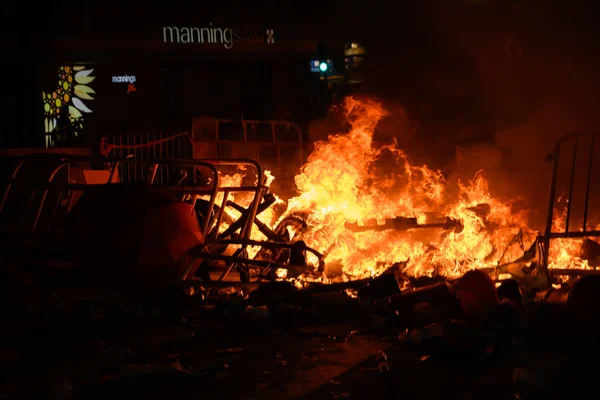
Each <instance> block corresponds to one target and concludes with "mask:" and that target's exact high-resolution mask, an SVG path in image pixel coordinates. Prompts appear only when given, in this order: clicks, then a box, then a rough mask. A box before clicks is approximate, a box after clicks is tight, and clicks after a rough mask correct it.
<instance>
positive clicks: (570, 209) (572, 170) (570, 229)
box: [541, 132, 600, 275]
mask: <svg viewBox="0 0 600 400" xmlns="http://www.w3.org/2000/svg"><path fill="white" fill-rule="evenodd" d="M599 138H600V132H592V133H573V134H569V135H566V136H563V137H562V138H561V139H560V140H559V141H558V142H557V143H556V146H555V149H554V153H553V155H552V161H553V168H552V179H551V183H550V196H549V197H550V198H549V204H548V214H547V218H546V229H545V233H544V235H543V236H542V238H541V241H542V247H543V251H542V253H543V254H542V257H543V259H542V262H543V264H544V265H545V266H548V264H549V261H550V260H549V252H550V243H551V240H553V239H582V238H588V237H600V230H598V229H597V228H591V229H590V227H589V224H590V220H589V214H590V211H591V210H590V206H591V205H593V204H594V203H593V202H590V195H591V194H592V191H591V190H592V182H593V180H592V175H594V173H593V172H594V168H597V167H599V166H600V165H597V164H595V163H594V159H595V157H596V153H597V152H598V151H597V149H596V147H598V144H597V142H600V140H598V139H599ZM569 143H571V144H572V149H571V151H570V154H568V155H569V156H570V159H569V158H567V159H566V160H564V161H566V166H567V168H568V169H567V170H566V171H565V170H563V169H562V168H561V167H562V166H563V157H564V154H563V152H564V151H565V150H569V149H568V148H565V147H566V145H567V144H569ZM586 150H587V152H588V154H587V157H585V155H584V158H583V159H582V158H581V157H580V156H581V153H582V152H584V151H586ZM582 169H583V170H585V171H586V173H585V178H584V179H583V181H580V179H579V178H580V173H578V171H580V170H582ZM596 172H598V171H596ZM561 173H566V176H564V178H565V180H566V182H565V183H567V185H566V186H567V188H566V193H564V196H559V195H558V194H559V192H558V191H559V179H560V178H561V177H563V176H561ZM596 176H600V175H596ZM596 179H597V178H596ZM596 189H597V188H596ZM594 194H595V195H598V194H597V193H594ZM598 198H600V197H598ZM598 198H597V199H598ZM559 199H560V200H561V201H562V200H564V202H565V204H566V215H565V221H564V229H562V230H560V231H558V230H555V229H554V225H555V224H554V222H555V216H556V214H555V213H556V211H555V208H556V205H557V201H558V200H559ZM578 207H579V208H578ZM593 211H600V207H596V209H595V210H593ZM577 212H579V213H580V215H578V216H579V217H580V218H579V220H580V221H581V223H580V224H579V226H575V228H574V225H576V221H575V216H574V214H576V213H577ZM599 217H600V215H599ZM597 223H600V221H597ZM590 272H595V271H583V270H575V271H573V270H558V269H552V273H553V274H556V275H559V274H568V275H589V273H590Z"/></svg>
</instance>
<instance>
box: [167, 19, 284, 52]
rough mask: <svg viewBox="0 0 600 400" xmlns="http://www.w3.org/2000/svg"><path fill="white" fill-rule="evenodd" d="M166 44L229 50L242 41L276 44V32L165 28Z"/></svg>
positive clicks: (215, 28)
mask: <svg viewBox="0 0 600 400" xmlns="http://www.w3.org/2000/svg"><path fill="white" fill-rule="evenodd" d="M162 30H163V42H164V43H196V44H221V45H223V47H225V48H226V49H227V50H230V49H232V48H233V45H234V44H235V43H239V42H241V41H242V40H244V41H252V42H264V43H267V44H273V43H275V32H274V30H273V29H265V30H262V31H261V30H258V29H247V30H246V31H242V30H241V29H238V28H236V29H232V28H218V27H214V26H213V24H212V23H210V24H209V25H208V26H207V27H206V26H205V27H197V26H191V27H189V26H182V27H177V26H164V27H163V28H162Z"/></svg>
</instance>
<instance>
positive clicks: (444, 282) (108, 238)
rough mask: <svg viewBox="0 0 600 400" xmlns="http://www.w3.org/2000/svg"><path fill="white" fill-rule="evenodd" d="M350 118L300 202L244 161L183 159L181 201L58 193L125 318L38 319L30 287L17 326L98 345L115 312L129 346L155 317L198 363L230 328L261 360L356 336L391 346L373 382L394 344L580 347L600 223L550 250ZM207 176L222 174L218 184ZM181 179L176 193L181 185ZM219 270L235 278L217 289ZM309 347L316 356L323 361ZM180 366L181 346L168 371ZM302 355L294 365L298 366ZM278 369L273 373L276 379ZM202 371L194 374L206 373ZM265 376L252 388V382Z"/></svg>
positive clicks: (519, 219) (97, 275)
mask: <svg viewBox="0 0 600 400" xmlns="http://www.w3.org/2000/svg"><path fill="white" fill-rule="evenodd" d="M346 108H347V117H348V120H349V122H350V126H351V129H350V131H349V132H347V133H340V134H333V135H331V136H330V137H329V138H328V139H327V140H326V141H322V142H317V143H316V144H315V150H314V151H313V153H312V154H311V155H310V156H309V158H308V161H307V163H306V164H305V165H304V166H303V168H302V169H301V171H300V173H299V174H298V175H297V176H296V177H295V183H296V187H297V193H296V194H295V195H294V196H291V197H290V198H288V199H287V200H282V199H280V198H279V197H278V196H277V193H276V191H275V190H273V191H271V186H273V185H271V184H272V183H273V180H274V179H275V178H276V177H273V176H271V175H270V173H268V172H264V173H263V171H262V169H261V167H260V166H259V165H258V164H256V163H254V162H251V161H249V160H245V161H243V160H242V161H243V162H245V168H246V169H244V168H240V167H239V166H238V163H237V162H235V161H234V160H184V161H186V162H188V164H187V166H191V167H193V168H197V167H198V165H200V164H202V165H203V167H205V168H207V170H209V172H210V173H211V174H212V175H211V176H210V177H206V176H204V175H203V174H199V175H200V180H199V181H195V182H194V185H190V186H188V187H173V186H174V185H173V184H169V185H168V187H162V188H161V187H160V186H159V185H152V183H153V182H152V180H151V181H150V182H149V183H150V185H148V184H147V182H146V183H144V184H139V183H138V184H131V183H129V182H124V183H121V184H112V183H111V184H106V185H94V186H93V188H91V189H90V187H87V186H83V185H80V186H79V187H78V188H77V189H75V188H72V189H73V190H83V191H85V192H84V193H83V194H82V195H81V198H80V199H79V200H78V201H77V202H76V204H75V205H74V206H73V207H72V208H71V209H69V210H68V213H67V214H66V220H65V223H64V233H65V237H66V238H68V240H67V242H69V243H70V245H71V247H75V249H74V250H75V251H73V255H74V256H75V259H77V261H76V262H75V264H77V267H84V268H83V269H86V268H87V270H88V271H90V272H92V274H91V275H90V274H88V275H86V278H87V283H90V282H91V285H92V286H93V287H94V289H96V288H98V287H99V286H101V285H108V286H110V287H111V289H115V288H117V289H120V290H121V291H122V293H119V294H123V293H126V294H129V295H132V296H129V298H128V299H127V300H126V301H125V302H124V303H126V304H127V306H128V307H127V308H125V309H124V310H121V309H120V308H119V307H121V305H119V307H117V308H115V306H114V305H113V303H112V299H110V301H109V300H106V304H104V303H101V306H96V305H95V304H96V303H97V302H98V300H97V299H89V298H91V297H93V294H92V293H93V291H89V290H88V291H85V295H82V296H79V297H77V298H76V299H75V300H73V299H72V298H71V299H70V300H69V301H67V300H65V301H63V300H62V297H56V298H55V297H54V295H53V297H52V298H53V299H59V298H60V307H55V308H57V309H58V311H56V310H46V308H48V307H46V303H48V302H47V301H46V300H45V299H44V297H43V295H41V294H40V292H41V291H40V290H38V289H32V288H30V289H31V290H30V291H29V292H25V291H23V290H22V289H21V288H19V287H15V288H12V287H11V290H12V292H14V293H16V294H17V295H19V296H20V297H21V298H22V299H23V303H26V304H28V311H27V312H28V313H29V314H32V315H34V316H35V317H36V318H40V317H39V315H44V316H45V315H47V316H48V317H47V318H45V321H47V322H48V323H54V321H55V314H56V313H58V314H60V315H62V314H64V315H66V316H67V317H68V318H67V317H66V319H65V320H66V321H70V320H71V319H73V318H75V317H74V316H81V315H82V316H83V317H81V318H82V319H84V320H85V321H84V322H86V323H88V322H90V323H91V324H90V326H91V330H92V331H93V332H94V333H96V330H97V328H96V325H94V324H95V323H96V320H102V321H106V326H107V327H109V328H110V329H113V325H114V324H115V314H118V315H121V319H122V322H123V326H124V328H123V332H128V333H129V332H130V331H131V326H130V323H131V321H134V320H139V321H138V322H140V324H141V325H142V327H141V328H140V332H146V329H147V328H146V327H145V326H143V324H145V323H147V320H152V321H153V320H158V321H159V324H158V325H160V326H161V327H163V326H164V325H165V324H164V322H165V320H167V321H170V322H173V321H175V323H176V324H177V325H180V326H182V327H183V328H184V330H186V332H187V331H188V330H190V331H191V330H193V331H194V334H195V335H197V337H198V338H199V337H202V338H205V339H202V340H198V342H203V341H204V340H206V347H207V348H210V347H211V346H212V344H211V342H209V339H210V340H216V339H222V340H223V341H224V342H228V343H227V345H228V346H230V345H231V344H230V343H229V341H232V343H233V342H235V340H238V339H240V338H241V339H243V340H247V339H248V336H244V335H239V332H240V331H239V329H242V328H241V327H240V326H239V323H240V322H241V323H242V325H244V324H245V325H244V326H243V329H246V330H248V327H251V330H255V329H257V328H258V330H259V334H258V336H259V337H260V338H261V340H257V342H261V341H262V342H264V340H263V338H264V337H267V338H268V340H267V342H268V343H266V344H265V343H263V345H265V346H267V347H269V350H272V349H271V347H272V346H274V345H277V344H276V343H275V342H276V341H278V340H280V339H279V336H280V335H281V334H283V333H288V334H289V332H293V333H294V334H297V333H300V334H301V336H302V337H307V336H319V337H321V338H322V339H323V340H327V341H334V342H336V343H346V342H347V341H348V342H349V341H352V340H354V339H353V338H356V337H362V336H363V335H365V336H366V335H369V334H370V335H371V336H369V337H368V338H369V340H371V339H373V338H375V339H374V340H382V341H383V340H384V339H385V340H387V342H386V346H388V347H386V349H385V351H386V353H387V354H384V353H382V354H380V355H379V356H378V357H375V358H374V359H373V360H370V361H369V362H370V363H371V364H372V365H371V366H368V367H365V368H366V369H367V370H374V371H379V372H381V373H384V374H387V373H388V372H389V371H390V365H391V364H393V361H391V360H388V354H392V353H390V352H391V351H393V350H392V348H393V346H395V345H397V346H399V347H402V348H405V347H406V346H407V345H409V346H418V347H419V348H420V349H423V347H427V349H426V350H422V351H421V352H420V355H419V357H422V358H420V360H426V359H429V357H431V356H432V355H434V354H435V350H439V352H438V353H437V354H440V353H443V354H444V356H447V355H448V353H453V352H455V353H457V354H455V355H457V356H458V357H457V358H459V359H462V357H465V355H466V354H471V355H475V356H476V357H480V358H481V357H483V358H485V357H488V356H494V355H499V354H502V355H504V354H506V353H507V350H511V349H515V348H519V347H520V346H523V343H525V342H527V339H528V338H531V337H533V336H536V337H535V339H534V340H531V341H529V342H530V343H539V337H540V336H543V335H544V334H545V333H546V328H547V327H548V326H549V325H551V324H552V323H553V322H556V325H560V327H561V329H563V330H565V331H569V332H571V331H573V332H576V334H577V336H576V337H577V341H571V342H579V341H581V339H583V338H584V337H585V334H586V333H587V334H591V335H592V336H594V335H595V332H596V330H595V328H594V327H595V326H597V323H598V320H599V319H598V318H597V315H598V312H597V311H598V305H599V304H598V303H599V298H598V293H600V292H599V291H598V287H599V285H600V280H599V278H600V276H597V275H596V271H595V268H596V267H597V266H598V265H600V244H598V242H597V241H595V240H592V239H591V238H592V237H594V234H589V233H598V230H599V229H600V226H595V225H593V224H591V225H590V222H592V221H586V223H587V224H588V225H590V226H595V228H594V229H593V232H592V231H588V232H585V231H583V232H580V233H581V234H579V235H575V236H576V237H575V238H572V237H566V236H568V235H563V236H560V235H558V236H556V237H553V238H552V239H553V240H552V246H549V238H550V237H549V236H548V234H547V233H546V234H545V236H542V235H540V234H539V233H537V232H536V231H534V230H533V229H531V228H530V227H529V225H528V223H527V219H526V215H525V213H523V212H515V211H514V210H513V209H512V208H511V204H510V201H502V200H500V199H498V198H496V197H494V196H492V195H491V193H490V190H489V188H488V184H487V181H486V179H485V175H484V173H483V172H478V173H477V174H476V175H475V176H474V177H473V179H472V180H470V181H468V182H458V183H457V185H455V186H453V185H451V184H450V183H449V182H447V181H446V179H445V177H444V176H443V175H442V173H441V172H439V171H435V170H432V169H430V168H428V167H427V166H415V165H413V164H411V163H410V162H409V159H408V157H407V156H406V154H405V153H404V152H403V151H402V150H401V149H399V148H398V147H397V145H396V144H388V145H385V146H380V147H378V146H377V145H376V144H375V143H374V142H373V136H374V132H375V128H376V126H377V124H378V122H379V121H380V119H381V118H383V117H384V116H385V111H384V110H383V108H382V106H381V105H380V104H378V103H375V102H370V101H367V102H361V101H356V100H353V99H348V100H347V103H346ZM592 148H593V146H592ZM120 162H122V163H125V162H126V161H123V160H121V161H120ZM131 162H136V161H135V160H133V161H131ZM145 162H146V163H148V164H151V165H154V166H156V165H157V164H158V161H157V160H145ZM215 165H227V166H230V167H232V170H229V171H227V172H223V171H217V169H216V168H215ZM248 166H253V167H254V168H255V170H256V174H255V175H252V174H251V172H250V171H248V169H247V168H248ZM190 170H192V169H191V168H190ZM153 177H154V174H152V179H154V178H153ZM257 177H258V179H257ZM263 177H264V180H263V179H262V178H263ZM179 178H180V177H179V176H175V181H176V182H177V184H178V185H181V182H183V181H184V180H185V178H186V176H183V174H182V175H181V179H179ZM205 178H206V179H205ZM249 181H252V182H253V183H251V184H248V182H249ZM588 186H589V185H588ZM61 193H62V192H61ZM173 194H175V196H173ZM44 196H45V195H44ZM5 197H6V196H5ZM123 199H126V201H123ZM59 200H60V199H59ZM57 204H58V203H57ZM69 204H70V200H69ZM0 208H1V207H0ZM40 210H41V207H40ZM569 212H570V208H568V209H567V211H566V212H565V213H558V214H557V215H558V218H554V219H552V220H551V222H552V223H553V224H554V228H556V229H563V228H564V227H565V226H568V223H569ZM586 213H587V202H586ZM586 218H587V217H586ZM586 218H584V221H585V219H586ZM586 223H584V224H583V226H586ZM115 227H118V228H117V229H116V228H115ZM565 230H566V231H568V228H566V229H565ZM595 236H599V235H597V234H596V235H595ZM556 270H561V271H562V274H560V275H559V274H556V273H555V272H553V271H556ZM232 271H235V272H236V273H237V274H233V275H234V276H235V275H238V276H239V278H240V279H239V281H233V280H231V279H227V277H228V276H229V273H230V272H232ZM215 273H216V275H215ZM36 274H37V271H36ZM565 276H566V277H567V278H564V277H565ZM36 277H38V279H40V280H41V281H43V284H42V285H41V286H40V287H44V288H46V287H48V286H51V285H49V283H48V282H49V279H46V278H40V277H39V275H36ZM582 277H583V278H582ZM59 280H60V279H59ZM6 281H7V282H8V280H6ZM240 281H241V282H240ZM79 282H80V281H78V284H79ZM166 282H175V284H174V285H165V283H166ZM63 283H64V282H61V284H63ZM11 286H12V285H11ZM182 286H183V289H184V290H183V293H182V290H181V288H182ZM138 288H144V290H137V289H138ZM78 289H79V288H78ZM171 289H173V291H170V290H171ZM69 295H72V293H69ZM35 296H39V297H40V299H41V300H40V301H39V303H40V306H39V307H38V308H35V307H32V306H31V303H32V298H33V297H35ZM102 296H107V295H105V294H104V293H102V294H101V295H99V298H101V300H103V301H104V300H105V299H104V298H102ZM71 297H72V296H71ZM107 297H109V296H107ZM81 299H84V300H85V301H84V300H82V301H81V302H82V303H84V305H83V306H82V305H78V301H79V300H81ZM132 299H133V302H132V301H131V300H132ZM92 300H94V301H92ZM122 300H123V298H119V299H118V301H119V302H121V301H122ZM88 303H89V304H92V305H89V304H88ZM78 307H79V308H78ZM103 307H104V308H103ZM80 308H81V309H80ZM115 309H118V310H121V311H119V312H116V311H115ZM557 311H564V314H558V313H557ZM8 312H14V310H13V307H10V308H9V309H8V310H7V313H8ZM15 314H16V313H15ZM155 314H156V315H155ZM18 317H19V318H21V316H20V315H18ZM32 320H36V319H34V318H32ZM88 320H89V321H88ZM36 321H37V320H36ZM232 321H233V322H232ZM336 323H346V324H351V325H352V330H351V331H349V332H346V333H345V334H337V333H327V330H329V329H332V328H331V327H332V325H335V324H336ZM59 325H60V324H59ZM63 325H64V326H69V325H68V324H63ZM221 325H222V326H221ZM282 327H284V328H282ZM290 327H291V328H292V329H288V328H290ZM300 327H301V328H300ZM307 327H310V328H307ZM315 327H320V328H321V329H317V328H315ZM576 327H579V328H580V329H576V330H575V329H573V328H576ZM263 328H264V329H263ZM110 329H109V330H110ZM219 329H220V330H219ZM536 329H537V330H536ZM171 331H172V330H171ZM332 332H333V330H332ZM61 335H63V333H61ZM132 335H133V333H132ZM160 335H161V337H162V336H163V332H162V331H161V334H160ZM164 335H166V336H169V335H171V336H172V334H168V335H167V334H164ZM227 335H230V336H227ZM15 336H17V335H15ZM184 336H185V337H186V340H187V339H189V338H190V337H194V335H193V334H190V335H187V334H186V335H184ZM213 336H214V337H213ZM13 339H14V338H13ZM300 340H301V339H299V338H297V337H296V336H293V337H292V338H291V339H290V343H292V344H291V345H290V347H292V348H296V347H298V348H300V349H302V347H301V346H302V345H299V344H298V342H299V341H300ZM134 341H137V339H134ZM102 343H104V339H103V342H102ZM161 343H162V342H161ZM236 343H237V342H236ZM390 343H391V344H390ZM28 345H29V344H27V346H28ZM313 345H314V346H316V347H318V348H319V349H320V351H322V350H323V348H324V347H326V346H325V345H323V343H321V342H318V343H313ZM178 346H179V345H178ZM185 346H191V344H188V343H186V345H185ZM185 346H183V348H185V349H187V347H185ZM428 346H429V347H428ZM142 350H144V349H140V350H138V351H139V352H140V353H141V352H142ZM213 350H214V349H213ZM229 350H231V352H232V353H236V354H237V353H243V352H244V350H243V349H239V351H238V348H230V349H229ZM346 350H347V351H348V353H352V352H353V351H354V349H353V348H349V349H346ZM144 351H145V350H144ZM186 351H187V350H186ZM369 351H371V350H369ZM128 352H131V350H130V349H129V348H127V350H124V352H123V354H127V353H128ZM159 352H161V353H164V351H163V350H160V351H159ZM181 352H182V349H181V348H178V350H177V352H176V353H177V354H176V355H177V357H179V356H180V354H182V353H181ZM134 353H135V351H134ZM192 353H193V352H192V351H190V358H193V357H191V354H192ZM198 353H199V352H198ZM227 353H229V351H227ZM300 353H302V354H298V360H300V359H301V360H305V359H306V357H305V354H304V353H303V351H300ZM194 356H195V354H194ZM112 357H113V358H114V356H112ZM315 357H317V356H315ZM332 357H333V358H335V359H336V360H335V361H336V362H338V360H337V358H338V357H337V355H333V356H332ZM404 357H406V356H404ZM116 358H119V359H122V358H123V357H122V356H121V355H119V356H118V357H116ZM317 358H318V357H317ZM392 358H393V356H392ZM433 358H435V357H433ZM140 359H141V357H140ZM196 361H197V360H196ZM281 361H282V360H279V359H277V360H276V365H277V368H279V367H280V364H281ZM359 361H360V360H357V361H356V362H357V363H358V362H359ZM111 362H112V361H111ZM137 362H140V361H139V360H137ZM229 362H230V361H228V363H229ZM254 362H255V361H249V363H254ZM302 362H304V361H297V363H298V365H300V364H301V363H302ZM519 362H520V361H519ZM197 364H198V363H197ZM173 365H174V366H175V367H176V368H171V369H174V370H176V372H177V373H178V374H180V373H184V374H185V375H186V376H188V375H190V371H194V368H193V367H189V366H188V367H189V370H187V369H185V371H184V369H183V368H182V367H181V365H180V364H179V362H178V361H177V362H176V363H173ZM190 365H191V364H190ZM198 365H199V364H198ZM515 365H520V364H515ZM253 367H254V365H253ZM453 367H454V365H453ZM453 367H452V368H453ZM204 369H205V368H204V367H203V369H202V370H201V371H202V372H198V371H199V370H195V371H196V372H198V373H199V374H200V375H205V374H207V372H205V371H204ZM248 369H249V368H245V371H247V370H248ZM273 369H275V367H274V368H273ZM449 369H451V368H449ZM136 371H137V370H136ZM138 372H139V371H137V372H136V373H138ZM221 372H222V371H221V369H219V372H218V374H220V373H221ZM246 373H247V372H244V374H246ZM444 373H446V372H444ZM403 374H404V372H403ZM263 375H264V376H261V377H258V378H256V379H259V378H260V379H266V378H265V376H266V375H265V374H263ZM425 375H426V376H427V378H426V379H425V380H426V382H427V383H426V384H427V385H429V375H427V374H425ZM513 375H514V376H513V377H512V378H511V379H513V380H514V381H515V382H517V383H527V384H529V383H531V381H532V379H533V378H532V374H531V373H530V372H528V371H527V370H526V369H524V368H522V367H520V366H517V367H516V368H515V369H514V374H513ZM102 379H104V378H102ZM111 379H113V378H111ZM194 379H196V375H194ZM252 379H255V378H252ZM534 383H535V382H534ZM231 386H232V387H234V386H236V385H231ZM512 389H513V388H512V387H511V390H512ZM403 390H404V389H403ZM511 393H512V392H511Z"/></svg>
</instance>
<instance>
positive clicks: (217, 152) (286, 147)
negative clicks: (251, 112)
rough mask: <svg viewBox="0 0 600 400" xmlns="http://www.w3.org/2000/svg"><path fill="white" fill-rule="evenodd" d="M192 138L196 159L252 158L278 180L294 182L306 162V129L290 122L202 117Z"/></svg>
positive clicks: (194, 128) (194, 129)
mask: <svg viewBox="0 0 600 400" xmlns="http://www.w3.org/2000/svg"><path fill="white" fill-rule="evenodd" d="M192 137H193V138H194V142H195V143H196V153H195V154H196V158H204V157H212V158H238V157H243V158H251V159H253V160H256V161H258V162H259V163H260V164H261V165H264V166H265V168H266V169H268V170H270V171H272V172H274V174H275V176H276V177H278V181H286V180H289V181H293V175H295V173H296V171H297V170H298V169H299V168H300V167H301V166H302V165H303V163H304V161H305V160H304V156H305V150H304V141H303V137H302V131H301V130H300V127H298V125H296V124H294V123H291V122H288V121H277V120H267V121H260V120H228V119H214V118H207V117H199V118H195V119H193V120H192ZM287 175H289V176H287ZM288 178H289V179H288Z"/></svg>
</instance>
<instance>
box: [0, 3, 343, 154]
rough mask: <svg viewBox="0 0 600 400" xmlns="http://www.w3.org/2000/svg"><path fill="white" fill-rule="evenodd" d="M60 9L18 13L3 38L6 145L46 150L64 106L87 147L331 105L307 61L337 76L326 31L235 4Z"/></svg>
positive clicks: (338, 57) (294, 116) (332, 37)
mask: <svg viewBox="0 0 600 400" xmlns="http://www.w3.org/2000/svg"><path fill="white" fill-rule="evenodd" d="M68 3H69V2H67V3H65V5H64V8H63V9H62V10H63V11H64V12H62V13H61V12H59V11H57V10H54V9H47V10H46V11H47V17H48V20H46V21H42V20H41V19H40V17H36V18H38V19H37V20H36V21H35V22H32V21H23V19H24V17H23V15H24V14H23V10H18V9H17V10H16V11H15V16H16V17H17V20H20V21H21V22H25V23H24V24H21V25H19V26H15V31H13V34H12V35H10V36H9V37H8V38H7V39H6V40H5V41H4V48H5V49H8V51H5V54H4V57H3V58H2V68H3V71H4V72H5V73H6V74H9V75H10V74H12V76H13V77H15V78H14V79H12V80H9V81H8V87H7V90H6V92H5V94H4V95H3V98H2V102H3V105H4V107H3V108H4V112H3V115H4V116H5V117H6V118H5V121H6V125H5V126H6V129H5V131H4V132H3V140H2V146H4V147H13V146H33V147H44V146H48V145H49V141H48V139H49V137H48V134H49V133H50V132H51V131H52V130H53V129H54V128H55V126H56V124H57V118H58V115H59V113H60V111H61V109H64V108H68V110H69V115H70V117H71V119H72V120H73V121H74V122H75V123H77V126H78V127H79V129H80V131H81V136H82V137H83V141H84V142H85V143H86V144H92V143H94V142H95V141H96V140H97V139H98V137H99V136H100V135H102V134H120V133H128V132H140V131H146V132H151V131H166V130H169V131H178V130H187V129H189V127H190V124H191V121H192V119H193V118H195V117H199V116H213V117H218V118H228V119H260V120H264V119H279V120H290V121H292V122H295V123H298V124H300V125H303V124H305V123H307V122H308V121H310V119H312V118H314V117H315V116H316V115H317V114H319V113H320V112H322V110H323V109H324V108H326V100H327V99H326V97H327V96H325V98H324V97H323V90H322V83H321V82H320V80H319V74H318V73H316V74H315V73H314V72H311V68H310V61H311V60H314V59H316V58H318V57H327V58H331V59H332V60H335V62H334V65H335V66H336V67H337V68H339V69H340V70H341V71H343V69H344V64H343V63H344V59H343V50H344V37H343V35H342V33H341V32H339V33H332V30H331V29H330V27H328V26H327V25H321V26H319V25H318V24H314V23H313V24H310V23H307V21H303V22H293V20H292V22H293V23H292V22H290V21H288V20H286V19H285V18H284V17H282V16H280V15H279V16H278V15H276V14H269V13H268V12H264V13H254V15H253V14H252V13H248V12H247V11H248V10H244V9H236V8H228V9H222V10H214V9H213V10H211V11H210V12H208V11H205V10H202V9H199V8H195V7H190V6H185V7H184V6H181V7H177V6H176V5H175V6H173V7H169V8H166V7H163V8H157V9H148V8H145V9H143V11H140V10H138V11H136V7H135V5H134V4H133V3H132V4H128V5H127V7H126V8H125V7H124V6H122V5H121V6H119V7H111V5H110V3H111V2H108V3H103V4H102V5H100V4H87V5H86V4H78V5H74V4H75V3H73V4H71V6H72V7H71V8H69V7H70V6H69V4H68ZM88 3H89V2H88ZM176 3H177V2H176ZM115 6H116V4H115ZM48 21H50V22H48ZM308 22H310V21H308ZM15 25H18V24H15ZM19 29H20V32H21V33H20V34H19V33H17V32H19ZM23 36H25V37H24V38H23ZM321 43H324V44H325V49H326V54H317V48H318V46H319V44H321ZM321 48H322V47H321Z"/></svg>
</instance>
